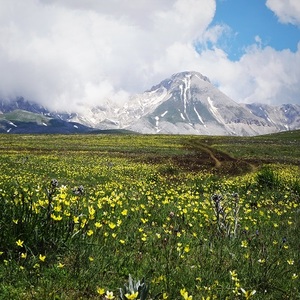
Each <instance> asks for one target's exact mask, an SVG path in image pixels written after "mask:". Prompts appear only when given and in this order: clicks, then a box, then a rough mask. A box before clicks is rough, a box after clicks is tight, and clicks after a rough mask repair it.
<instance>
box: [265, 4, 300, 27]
mask: <svg viewBox="0 0 300 300" xmlns="http://www.w3.org/2000/svg"><path fill="white" fill-rule="evenodd" d="M266 5H267V7H268V8H269V9H270V10H272V11H273V12H274V13H275V14H276V16H277V17H278V18H279V21H280V22H282V23H291V24H294V25H298V26H300V1H299V0H284V1H283V0H267V2H266Z"/></svg>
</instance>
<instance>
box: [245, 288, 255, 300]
mask: <svg viewBox="0 0 300 300" xmlns="http://www.w3.org/2000/svg"><path fill="white" fill-rule="evenodd" d="M241 291H242V293H243V295H244V297H245V299H247V300H248V299H250V297H251V296H253V295H254V294H255V293H256V290H253V291H245V290H244V289H243V288H241Z"/></svg>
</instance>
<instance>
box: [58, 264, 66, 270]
mask: <svg viewBox="0 0 300 300" xmlns="http://www.w3.org/2000/svg"><path fill="white" fill-rule="evenodd" d="M64 266H65V265H64V264H62V263H61V262H59V263H58V264H57V267H58V268H60V269H62V268H63V267H64Z"/></svg>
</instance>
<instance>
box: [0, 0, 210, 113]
mask: <svg viewBox="0 0 300 300" xmlns="http://www.w3.org/2000/svg"><path fill="white" fill-rule="evenodd" d="M214 13H215V0H177V1H174V0H151V1H150V0H131V1H123V0H110V1H99V0H85V1H81V0H22V1H19V0H10V1H2V2H1V3H0V37H1V38H0V69H1V70H5V72H1V73H0V97H2V98H14V97H16V96H23V97H25V98H28V99H31V100H35V101H39V102H41V103H43V104H44V105H48V106H52V107H54V108H58V107H64V108H70V107H72V106H74V105H75V106H76V103H82V102H86V103H90V104H92V105H95V104H98V103H99V102H101V101H102V100H103V99H107V98H112V99H116V98H117V99H118V100H120V99H121V98H126V96H127V95H128V94H130V93H133V92H141V91H143V90H145V89H147V88H149V85H151V84H152V83H154V82H155V80H159V79H161V78H162V76H165V75H167V74H168V75H170V70H167V69H166V70H164V69H162V68H159V67H157V66H158V62H159V61H162V58H166V60H167V61H170V59H171V58H170V57H169V55H170V56H171V57H172V59H175V60H181V58H180V56H181V55H182V53H177V54H176V53H174V52H172V51H170V50H169V49H172V48H176V47H177V46H178V47H181V48H184V47H187V49H190V48H191V46H190V45H192V44H193V42H194V41H195V40H197V39H199V38H200V37H201V35H202V34H203V33H204V32H205V30H206V28H207V26H208V25H209V24H210V22H211V21H212V18H213V16H214ZM191 51H194V50H191ZM174 56H175V57H174ZM178 67H179V68H182V67H183V66H182V65H178ZM172 69H173V70H174V71H175V69H174V68H172ZM176 71H180V69H177V70H176Z"/></svg>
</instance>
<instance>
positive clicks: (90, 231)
mask: <svg viewBox="0 0 300 300" xmlns="http://www.w3.org/2000/svg"><path fill="white" fill-rule="evenodd" d="M86 234H87V235H88V236H91V235H93V234H94V232H93V230H92V229H90V230H88V232H87V233H86Z"/></svg>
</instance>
